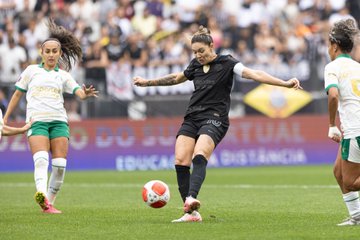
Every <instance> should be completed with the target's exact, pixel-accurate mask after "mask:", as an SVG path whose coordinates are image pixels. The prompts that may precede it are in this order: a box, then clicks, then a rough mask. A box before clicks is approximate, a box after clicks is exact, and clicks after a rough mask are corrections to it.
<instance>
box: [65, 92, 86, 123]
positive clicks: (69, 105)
mask: <svg viewBox="0 0 360 240" xmlns="http://www.w3.org/2000/svg"><path fill="white" fill-rule="evenodd" d="M64 107H65V109H66V113H67V116H68V120H69V122H78V121H81V119H82V118H81V115H80V113H79V102H78V101H77V100H76V99H75V98H73V97H69V98H65V99H64Z"/></svg>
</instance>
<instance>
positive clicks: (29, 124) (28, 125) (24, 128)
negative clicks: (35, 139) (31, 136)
mask: <svg viewBox="0 0 360 240" xmlns="http://www.w3.org/2000/svg"><path fill="white" fill-rule="evenodd" d="M32 124H33V121H32V119H30V121H29V122H27V123H26V124H25V125H24V126H23V127H22V129H23V131H24V132H26V131H27V130H29V129H30V128H31V125H32Z"/></svg>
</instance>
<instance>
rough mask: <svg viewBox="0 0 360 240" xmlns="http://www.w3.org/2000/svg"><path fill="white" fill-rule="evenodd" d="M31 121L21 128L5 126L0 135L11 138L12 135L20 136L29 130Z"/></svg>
mask: <svg viewBox="0 0 360 240" xmlns="http://www.w3.org/2000/svg"><path fill="white" fill-rule="evenodd" d="M31 124H32V121H30V122H28V123H26V124H25V125H24V126H22V127H19V128H18V127H10V126H7V125H4V126H3V129H2V135H3V136H12V135H17V134H22V133H24V132H26V131H27V130H29V128H30V127H31Z"/></svg>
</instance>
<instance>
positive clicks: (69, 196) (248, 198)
mask: <svg viewBox="0 0 360 240" xmlns="http://www.w3.org/2000/svg"><path fill="white" fill-rule="evenodd" d="M152 179H159V180H163V181H165V182H166V183H168V184H169V186H170V191H171V200H170V202H169V203H168V205H166V206H165V207H164V208H162V209H152V208H150V207H148V206H147V205H146V204H145V203H144V202H143V201H142V198H141V191H142V186H143V184H145V183H146V182H147V181H149V180H152ZM34 193H35V186H34V183H33V175H32V173H1V174H0V239H2V240H3V239H21V240H23V239H37V240H40V239H86V240H90V239H97V240H100V239H124V240H129V239H139V240H143V239H167V240H176V239H179V240H187V239H193V240H201V239H204V240H213V239H215V240H217V239H254V240H255V239H256V240H263V239H276V240H279V239H296V240H297V239H306V240H307V239H327V240H329V239H359V237H360V226H358V227H357V226H355V227H337V226H336V224H337V223H339V222H340V221H341V220H343V218H345V217H346V216H347V210H346V208H345V205H344V203H343V202H342V197H341V194H340V190H339V189H338V187H337V186H336V182H335V179H334V178H333V176H332V167H331V166H328V165H322V166H295V167H253V168H231V169H230V168H229V169H208V171H207V178H206V180H205V183H204V185H203V188H202V189H201V192H200V195H199V199H200V201H201V203H202V206H201V209H200V212H201V214H202V217H203V222H202V223H180V224H174V223H170V221H171V220H172V219H175V218H179V217H180V216H181V214H182V210H181V208H182V203H181V200H180V197H179V193H178V191H177V187H176V177H175V172H174V171H171V170H169V171H147V172H116V171H84V172H75V171H68V172H67V173H66V177H65V183H64V185H63V188H62V190H61V192H60V193H59V196H58V199H57V202H56V207H57V208H59V209H60V210H62V211H63V214H60V215H47V214H43V213H41V211H40V208H39V207H38V206H37V205H36V204H35V202H34V200H33V195H34Z"/></svg>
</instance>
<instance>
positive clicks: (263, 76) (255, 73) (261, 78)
mask: <svg viewBox="0 0 360 240" xmlns="http://www.w3.org/2000/svg"><path fill="white" fill-rule="evenodd" d="M242 77H244V78H247V79H252V80H254V81H257V82H261V83H265V84H270V85H274V86H280V87H286V88H294V89H302V87H301V85H300V82H299V80H298V79H297V78H291V79H289V80H288V81H284V80H281V79H279V78H276V77H274V76H272V75H270V74H268V73H266V72H264V71H261V70H253V69H250V68H247V67H244V70H243V72H242Z"/></svg>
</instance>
